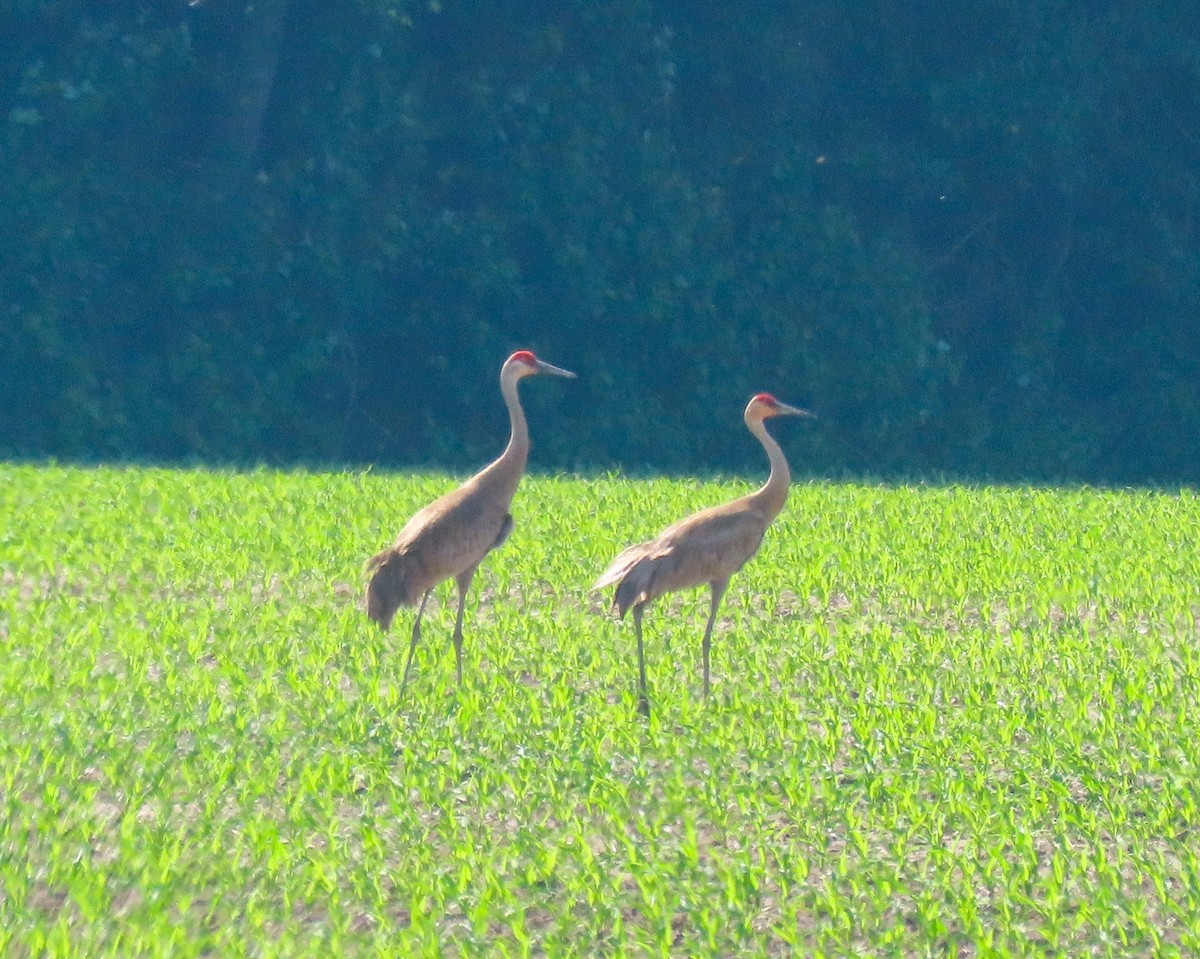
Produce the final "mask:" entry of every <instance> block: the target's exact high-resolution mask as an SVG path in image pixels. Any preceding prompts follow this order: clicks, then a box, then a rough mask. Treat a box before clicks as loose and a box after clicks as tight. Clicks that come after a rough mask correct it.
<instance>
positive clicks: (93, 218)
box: [0, 0, 1200, 484]
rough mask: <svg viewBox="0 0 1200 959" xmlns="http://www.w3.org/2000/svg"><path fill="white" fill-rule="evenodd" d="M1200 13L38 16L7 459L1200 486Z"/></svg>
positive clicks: (24, 127)
mask: <svg viewBox="0 0 1200 959" xmlns="http://www.w3.org/2000/svg"><path fill="white" fill-rule="evenodd" d="M1198 38H1200V9H1198V8H1197V7H1196V6H1195V5H1194V4H1190V3H1182V2H1180V3H1165V2H1164V3H1151V4H1136V5H1135V4H1114V5H1108V6H1107V7H1101V6H1098V5H1095V4H1084V3H1067V2H1054V0H1051V2H1046V0H981V2H979V3H975V4H969V5H964V4H961V3H951V2H949V0H932V2H929V3H924V4H916V5H914V4H911V3H901V2H889V0H885V2H880V3H873V4H845V3H835V2H833V0H813V2H808V3H804V4H793V3H778V2H773V3H760V2H748V3H743V4H728V3H717V2H697V0H686V2H685V0H671V2H649V0H618V2H610V3H596V2H591V0H563V2H558V3H554V4H549V3H522V4H512V3H503V2H499V0H497V2H487V0H441V2H429V0H422V2H409V0H391V2H385V0H343V2H340V3H327V2H318V0H256V2H255V3H253V4H250V5H246V4H245V3H232V2H227V0H202V2H199V3H196V4H194V5H188V4H187V3H184V2H182V0H180V2H174V0H161V2H155V3H153V4H151V3H131V2H128V0H122V2H115V0H111V2H101V0H16V2H15V3H14V4H10V5H9V10H8V11H7V12H6V13H5V14H4V15H3V16H2V17H0V108H2V109H0V224H2V227H3V228H2V229H0V314H2V315H0V455H3V456H6V457H10V458H41V457H47V456H52V457H58V458H64V459H81V460H97V459H136V460H154V461H165V462H177V461H178V462H191V461H197V460H199V461H205V462H219V463H251V462H267V463H272V464H279V465H286V464H293V463H317V464H331V463H345V464H362V463H367V462H373V463H377V464H380V465H383V466H398V465H415V464H422V465H424V464H434V463H436V464H440V465H446V466H450V467H454V468H460V467H463V466H466V465H477V464H478V462H479V461H480V460H481V459H482V458H484V457H486V456H489V455H494V454H495V453H496V452H498V450H499V448H500V446H501V445H502V444H503V437H504V435H505V414H504V409H503V405H502V403H501V401H500V397H499V393H498V385H497V375H498V371H499V367H500V364H501V362H502V361H503V359H504V357H505V356H506V355H507V354H508V352H510V351H511V350H512V349H515V348H518V347H529V348H532V349H535V350H536V351H537V352H538V353H539V355H543V356H545V357H546V358H547V359H549V360H551V361H552V362H556V363H561V364H562V365H564V366H568V367H570V368H571V369H574V370H576V371H578V372H579V373H580V379H579V381H578V382H577V383H575V384H572V385H571V388H570V389H563V390H553V391H550V390H540V389H537V388H536V386H537V385H538V384H534V388H530V389H527V390H526V391H525V401H526V404H527V407H528V410H529V415H530V420H531V429H532V432H533V438H534V446H535V449H534V454H533V465H534V466H535V467H537V468H543V469H545V468H559V469H577V468H578V469H591V468H605V467H610V466H620V467H623V468H626V469H634V470H643V469H652V470H696V469H701V470H709V471H711V470H725V469H729V470H735V469H742V468H749V469H752V470H757V469H759V468H760V467H761V463H760V462H759V460H760V458H761V452H760V451H759V450H758V449H757V447H756V445H755V444H754V443H753V441H752V440H751V439H750V438H749V437H748V436H747V435H746V434H745V431H744V429H742V427H741V424H740V419H739V417H740V413H741V409H742V407H743V406H744V404H745V401H746V398H747V397H748V396H749V395H750V394H751V393H753V392H755V391H758V390H770V391H772V392H774V393H776V394H777V395H778V396H780V398H782V399H785V400H788V401H792V402H796V403H799V404H802V405H805V406H808V407H810V408H812V409H813V410H814V411H816V412H817V413H818V414H819V415H820V417H821V418H820V420H819V421H818V422H817V423H816V424H815V425H814V426H813V427H810V428H806V429H804V430H803V431H799V433H801V434H802V435H793V436H788V435H781V440H782V442H783V444H784V446H785V447H787V448H788V449H789V450H790V451H791V458H792V461H793V463H794V464H795V465H796V468H797V470H798V471H813V472H818V473H821V472H824V473H842V472H853V473H867V474H875V475H913V474H929V473H934V472H942V473H949V474H953V475H958V476H974V477H988V478H994V479H1003V480H1042V481H1047V480H1071V481H1078V480H1085V481H1093V482H1111V483H1164V484H1173V483H1189V484H1190V483H1194V482H1196V480H1197V478H1198V477H1200V391H1198V389H1197V387H1198V385H1200V383H1198V366H1200V338H1198V337H1197V322H1196V317H1197V306H1198V300H1200V297H1198V293H1200V247H1198V244H1197V238H1196V221H1197V214H1198V213H1200V39H1198Z"/></svg>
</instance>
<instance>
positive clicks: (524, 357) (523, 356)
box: [508, 350, 538, 369]
mask: <svg viewBox="0 0 1200 959" xmlns="http://www.w3.org/2000/svg"><path fill="white" fill-rule="evenodd" d="M508 362H510V363H524V364H525V365H526V366H532V367H533V368H534V369H537V365H538V358H537V357H536V356H534V355H533V354H532V353H531V352H530V351H529V350H517V352H515V353H514V354H513V355H512V356H510V357H509V358H508Z"/></svg>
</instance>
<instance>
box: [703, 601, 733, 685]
mask: <svg viewBox="0 0 1200 959" xmlns="http://www.w3.org/2000/svg"><path fill="white" fill-rule="evenodd" d="M709 585H710V586H711V587H712V608H711V609H710V610H709V612H708V625H707V626H705V627H704V641H703V642H702V643H701V644H700V651H701V653H703V656H704V695H705V696H707V695H708V651H709V650H710V649H711V648H712V631H713V623H714V622H715V621H716V619H717V610H718V609H719V608H720V606H721V598H722V597H723V596H724V595H725V590H726V589H728V587H729V580H727V579H725V580H715V581H714V582H712V583H710V584H709Z"/></svg>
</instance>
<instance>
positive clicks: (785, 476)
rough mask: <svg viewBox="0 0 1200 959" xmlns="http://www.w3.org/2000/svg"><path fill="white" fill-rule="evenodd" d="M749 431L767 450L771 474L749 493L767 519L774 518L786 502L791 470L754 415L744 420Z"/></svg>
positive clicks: (781, 452) (778, 448)
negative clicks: (764, 481)
mask: <svg viewBox="0 0 1200 959" xmlns="http://www.w3.org/2000/svg"><path fill="white" fill-rule="evenodd" d="M746 426H747V427H748V428H749V430H750V432H751V433H753V434H754V435H755V436H756V437H758V441H759V442H760V443H762V445H763V449H765V450H766V451H767V459H768V460H770V463H771V475H770V476H768V477H767V481H766V483H764V484H763V486H762V487H761V488H760V489H759V490H757V491H756V492H754V493H752V494H750V495H751V496H752V497H753V499H754V501H755V503H756V504H757V505H758V507H759V508H760V509H761V510H762V511H763V512H764V513H765V514H766V515H767V519H768V520H772V519H774V518H775V517H776V516H778V515H779V511H780V510H782V509H783V504H784V503H786V502H787V494H788V486H789V485H790V484H791V482H792V472H791V470H789V469H788V464H787V459H786V457H784V455H783V450H782V449H781V448H780V446H779V444H778V443H776V442H775V440H774V439H773V438H772V436H771V434H770V433H768V432H767V427H766V425H765V424H764V423H763V421H762V420H761V419H759V418H758V417H754V418H752V419H747V420H746Z"/></svg>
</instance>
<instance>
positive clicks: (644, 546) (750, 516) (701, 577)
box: [592, 393, 813, 717]
mask: <svg viewBox="0 0 1200 959" xmlns="http://www.w3.org/2000/svg"><path fill="white" fill-rule="evenodd" d="M772 416H810V417H811V416H813V414H812V413H810V412H808V410H802V409H799V408H798V407H795V406H788V405H787V404H786V403H780V402H779V400H777V399H775V397H773V396H772V395H771V394H770V393H759V394H758V395H757V396H755V397H753V398H751V400H750V402H749V404H747V406H746V412H745V414H744V419H745V421H746V426H747V427H748V428H749V430H750V432H751V433H753V434H754V435H755V436H756V437H757V438H758V440H759V442H761V443H762V445H763V447H764V449H766V451H767V457H768V459H769V460H770V463H771V475H770V476H769V477H768V479H767V482H766V484H765V485H764V486H763V487H762V488H761V489H758V490H756V491H755V492H753V493H750V494H748V495H746V496H742V497H739V498H738V499H735V500H733V502H731V503H725V504H724V505H722V506H714V507H711V508H710V509H705V510H701V511H700V512H698V513H693V514H692V515H691V516H688V517H687V518H686V519H682V520H680V521H679V522H678V523H675V524H674V525H673V526H669V527H667V529H665V530H663V531H662V532H661V533H660V534H659V535H658V536H657V537H655V538H654V539H652V540H650V541H649V542H648V543H638V544H637V545H636V546H630V547H629V548H628V549H626V550H625V551H624V552H622V553H621V554H620V555H619V556H617V558H616V559H614V560H613V561H612V564H611V565H610V566H609V567H608V569H606V570H605V571H604V573H603V575H601V577H600V578H599V579H598V580H596V583H595V585H594V586H593V587H592V589H593V590H597V589H603V588H604V587H605V586H611V585H612V584H613V583H616V584H617V589H616V593H615V594H614V596H613V605H614V606H615V607H616V609H617V612H618V613H619V615H620V616H621V617H622V618H624V616H625V612H626V610H628V609H629V608H630V607H632V608H633V628H634V632H635V633H636V634H637V653H638V709H639V710H641V713H642V715H643V716H647V717H648V716H649V715H650V700H649V697H648V696H647V694H646V660H645V655H644V653H643V651H642V610H643V608H644V607H645V606H646V604H647V603H649V602H651V601H652V600H655V599H657V598H658V597H659V596H662V595H663V594H665V593H670V592H674V591H675V590H678V589H686V588H687V587H689V586H699V585H700V584H701V583H708V584H709V586H710V587H711V588H712V606H711V609H710V611H709V614H708V625H707V626H706V627H705V629H704V640H703V642H702V644H701V650H702V652H703V657H704V693H705V695H708V690H709V682H708V652H709V648H710V646H711V643H712V630H713V621H714V620H715V619H716V617H717V609H718V607H719V606H720V605H721V599H722V597H723V596H724V595H725V590H726V588H727V587H728V586H729V579H730V577H731V576H733V574H734V573H736V572H737V571H738V570H739V569H741V568H742V566H744V565H745V563H746V562H747V561H748V560H749V559H750V557H752V556H753V555H754V554H755V553H756V552H758V546H759V543H761V542H762V538H763V534H764V533H766V531H767V527H768V526H770V525H771V521H772V520H774V519H775V517H776V516H778V515H779V511H780V510H781V509H783V504H784V502H785V501H786V500H787V493H788V484H789V483H791V479H792V476H791V473H790V472H789V471H788V464H787V460H786V459H785V458H784V455H783V450H781V449H780V448H779V444H778V443H776V442H775V440H774V439H772V438H771V435H770V434H769V433H768V432H767V428H766V426H765V425H764V424H763V420H765V419H768V418H769V417H772Z"/></svg>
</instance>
